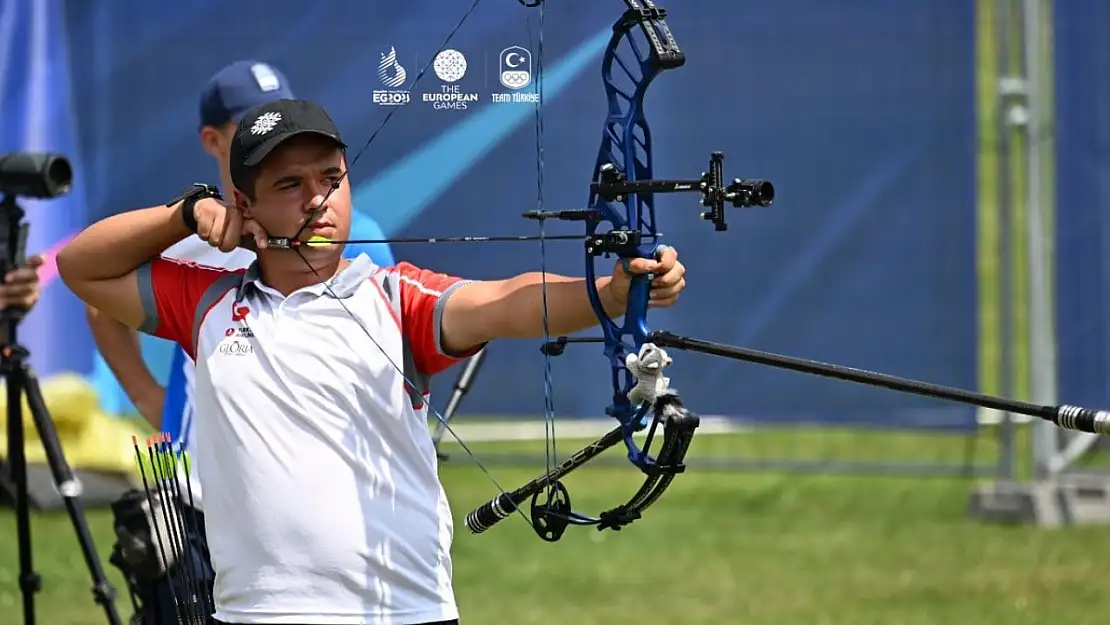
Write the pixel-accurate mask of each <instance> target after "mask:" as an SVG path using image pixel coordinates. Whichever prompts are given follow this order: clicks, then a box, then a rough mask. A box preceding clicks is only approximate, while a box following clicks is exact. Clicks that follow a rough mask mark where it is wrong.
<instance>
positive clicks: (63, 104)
mask: <svg viewBox="0 0 1110 625" xmlns="http://www.w3.org/2000/svg"><path fill="white" fill-rule="evenodd" d="M71 89H72V85H71V74H70V61H69V53H68V46H67V42H66V29H65V22H64V12H63V6H62V2H61V0H22V1H20V2H0V154H5V153H7V152H16V151H30V152H56V153H61V154H64V155H66V156H67V157H68V158H69V159H70V164H71V165H72V166H73V169H74V186H73V191H72V192H71V193H69V194H68V195H66V196H63V197H61V198H57V199H42V200H31V199H28V200H23V199H21V200H20V205H21V206H23V208H24V209H26V211H27V213H26V217H27V220H28V222H29V223H30V224H31V234H30V236H29V237H28V241H27V246H28V253H43V252H49V251H52V250H55V249H56V244H57V243H58V242H59V241H61V240H63V239H64V238H65V237H66V236H68V235H69V234H70V233H72V232H75V231H77V230H78V229H80V228H81V227H83V226H84V225H85V224H86V223H88V215H87V212H86V208H87V205H86V201H85V199H86V198H85V191H86V189H87V179H86V177H85V171H84V170H83V168H82V167H81V165H82V162H81V158H80V153H79V152H78V150H77V136H76V122H75V117H74V106H73V104H74V103H73V100H72V98H71ZM41 275H42V277H43V280H44V283H45V285H46V286H45V288H44V289H43V294H42V299H41V301H40V303H39V305H38V306H36V307H35V309H34V310H33V311H32V312H31V313H30V314H29V315H28V316H27V318H26V320H25V321H24V322H23V324H22V326H21V327H20V331H19V340H20V342H21V343H23V344H24V345H26V346H27V347H28V348H29V349H30V350H31V353H32V354H33V356H34V364H35V368H36V370H38V372H39V373H47V374H49V373H55V372H58V371H76V372H80V373H84V372H86V371H88V370H89V367H90V363H91V362H92V337H91V336H90V335H89V333H88V332H87V331H83V330H84V327H85V307H84V305H82V303H81V302H80V300H78V299H77V298H76V297H75V296H74V295H73V294H72V293H71V292H70V291H69V290H68V289H66V288H65V287H64V286H62V284H61V282H60V281H58V280H56V279H55V276H56V271H55V269H54V264H53V258H52V257H49V259H48V263H47V265H46V267H44V268H43V270H42V274H41Z"/></svg>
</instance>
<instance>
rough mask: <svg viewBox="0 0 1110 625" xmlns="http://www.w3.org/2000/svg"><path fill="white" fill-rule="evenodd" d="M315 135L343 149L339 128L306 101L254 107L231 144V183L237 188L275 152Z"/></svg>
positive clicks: (322, 109) (276, 101) (318, 107)
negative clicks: (281, 147) (282, 145)
mask: <svg viewBox="0 0 1110 625" xmlns="http://www.w3.org/2000/svg"><path fill="white" fill-rule="evenodd" d="M306 134H311V135H318V136H321V137H325V138H327V139H331V140H332V141H334V142H335V143H336V146H337V147H339V148H341V149H346V148H347V144H346V143H344V142H343V139H342V138H340V136H339V128H337V127H336V125H335V122H334V121H332V119H331V116H329V115H328V113H327V111H325V110H324V108H323V107H321V106H320V105H319V104H316V103H315V102H310V101H308V100H293V99H282V100H274V101H272V102H267V103H265V104H262V105H260V106H256V107H254V108H252V109H250V110H249V111H247V112H246V113H244V114H243V118H242V119H240V120H239V126H238V128H236V129H235V136H234V137H233V138H232V140H231V151H230V154H229V158H228V160H229V161H230V168H231V182H232V183H233V184H234V185H235V186H236V187H237V188H240V189H242V188H245V187H244V186H243V184H240V183H247V182H248V181H249V179H250V176H249V172H250V170H251V169H253V168H254V167H257V166H258V165H259V164H260V163H261V162H262V161H263V159H265V158H266V157H267V156H268V155H269V154H270V152H273V151H274V148H276V147H277V146H279V145H281V144H282V143H283V142H285V141H288V140H289V139H292V138H293V137H297V136H301V135H306Z"/></svg>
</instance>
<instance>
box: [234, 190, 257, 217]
mask: <svg viewBox="0 0 1110 625" xmlns="http://www.w3.org/2000/svg"><path fill="white" fill-rule="evenodd" d="M231 191H232V200H233V201H234V203H235V208H236V209H238V210H239V211H240V212H241V213H243V217H245V218H247V219H254V216H253V215H252V214H251V209H252V208H254V203H253V202H251V201H250V198H248V197H247V196H246V195H245V194H244V193H243V192H242V191H240V190H239V189H232V190H231Z"/></svg>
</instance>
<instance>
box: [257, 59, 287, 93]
mask: <svg viewBox="0 0 1110 625" xmlns="http://www.w3.org/2000/svg"><path fill="white" fill-rule="evenodd" d="M251 75H252V76H254V82H256V83H258V88H259V89H261V90H262V92H263V93H269V92H271V91H277V90H278V89H280V88H281V81H280V80H278V77H277V74H276V73H274V70H273V69H271V68H270V66H269V65H266V64H265V63H255V64H254V65H251Z"/></svg>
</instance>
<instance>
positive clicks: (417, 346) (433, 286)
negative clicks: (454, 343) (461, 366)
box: [396, 263, 481, 375]
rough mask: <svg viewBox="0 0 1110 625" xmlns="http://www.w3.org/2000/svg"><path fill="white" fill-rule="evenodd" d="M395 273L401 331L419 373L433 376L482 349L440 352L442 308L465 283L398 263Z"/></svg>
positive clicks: (441, 347) (441, 345)
mask: <svg viewBox="0 0 1110 625" xmlns="http://www.w3.org/2000/svg"><path fill="white" fill-rule="evenodd" d="M396 270H397V272H398V273H399V274H400V283H401V331H402V332H404V334H405V338H406V339H408V342H409V346H410V348H411V349H412V355H413V360H414V361H415V363H416V367H417V368H418V369H419V370H420V371H421V373H424V374H426V375H435V374H437V373H439V372H441V371H443V370H444V369H447V368H448V367H450V366H451V365H454V364H455V363H457V362H459V361H460V360H462V359H464V358H469V357H470V356H472V355H474V354H475V353H477V352H478V351H479V350H480V349H481V348H480V347H478V348H475V349H474V350H471V351H470V352H468V353H466V354H451V355H449V354H446V353H444V351H443V342H442V335H441V332H442V321H443V306H444V304H446V303H447V298H448V297H450V296H451V293H452V291H454V289H456V288H458V287H460V286H462V285H463V284H465V283H466V281H465V280H463V279H462V278H456V277H454V276H449V275H446V274H442V273H436V272H434V271H429V270H427V269H420V268H419V267H417V266H415V265H413V264H411V263H400V264H398V265H397V267H396Z"/></svg>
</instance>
